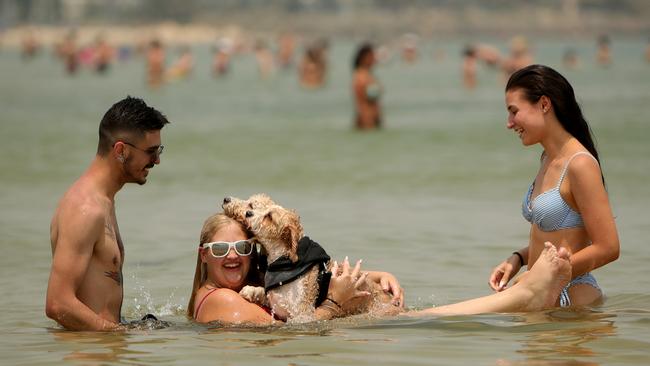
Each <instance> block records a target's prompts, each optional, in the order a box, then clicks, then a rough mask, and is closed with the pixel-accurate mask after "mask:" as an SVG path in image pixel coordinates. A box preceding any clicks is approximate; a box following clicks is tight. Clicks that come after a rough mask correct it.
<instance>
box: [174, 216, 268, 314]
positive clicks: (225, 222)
mask: <svg viewBox="0 0 650 366" xmlns="http://www.w3.org/2000/svg"><path fill="white" fill-rule="evenodd" d="M231 225H236V226H238V227H239V228H241V231H242V232H243V233H244V234H246V237H248V238H250V237H251V234H250V232H249V231H248V230H247V229H246V227H244V225H242V224H241V223H240V222H239V221H237V220H235V219H232V218H230V217H228V216H226V215H225V214H224V213H222V212H220V213H216V214H213V215H211V216H210V217H208V218H207V219H206V220H205V222H204V223H203V228H202V229H201V236H200V237H199V250H197V252H196V269H195V270H194V283H193V284H192V294H191V295H190V301H189V303H188V304H187V316H188V317H190V318H194V303H195V302H194V300H195V298H196V293H197V292H198V290H199V289H200V288H201V286H203V284H205V281H206V280H207V278H208V270H207V265H206V264H205V263H203V262H202V261H201V249H200V246H201V245H202V244H204V243H209V242H210V241H212V237H213V236H214V234H216V233H217V232H218V231H219V230H222V229H225V228H227V227H228V226H231ZM263 277H264V274H263V273H261V272H260V270H259V256H258V254H257V251H256V250H253V252H252V253H251V266H250V269H249V271H248V275H247V276H246V283H245V284H246V285H251V286H261V285H263V283H264V282H263Z"/></svg>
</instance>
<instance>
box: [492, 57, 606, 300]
mask: <svg viewBox="0 0 650 366" xmlns="http://www.w3.org/2000/svg"><path fill="white" fill-rule="evenodd" d="M506 109H507V110H508V121H507V125H506V126H507V128H508V129H510V130H513V131H514V132H515V133H516V134H517V135H518V136H519V139H520V140H521V142H522V144H523V145H524V146H531V145H536V144H540V145H541V146H542V148H543V152H542V155H541V159H540V168H539V171H538V172H537V176H536V177H535V179H534V180H533V182H532V184H531V185H530V187H529V188H528V191H527V192H526V194H525V196H524V199H523V203H522V214H523V216H524V218H525V219H526V220H527V221H529V222H530V223H531V229H530V238H529V243H528V245H527V246H525V247H524V248H522V249H519V250H518V251H516V252H514V253H513V254H512V255H511V256H510V257H508V258H507V259H506V260H505V261H504V262H502V263H501V264H499V265H498V266H497V267H496V268H495V269H494V270H493V272H492V274H491V276H490V280H489V283H490V286H491V287H492V289H494V290H495V291H502V290H503V289H505V287H506V285H507V284H508V282H509V281H510V280H511V279H512V278H513V277H514V276H515V275H516V274H517V273H518V272H519V270H520V269H521V267H523V266H524V265H526V266H528V268H529V269H530V268H532V267H533V266H534V265H535V262H536V261H537V259H538V258H539V255H540V253H541V252H542V250H543V249H544V243H546V242H550V243H552V244H553V245H555V246H556V247H558V248H560V247H564V248H566V249H567V250H568V251H569V252H570V253H572V254H571V265H572V269H573V271H572V281H571V282H570V283H569V284H568V285H567V286H566V287H565V288H564V290H563V291H562V293H561V294H560V298H559V299H558V305H560V306H570V305H576V306H580V305H589V304H593V303H595V302H597V301H599V300H600V299H601V298H602V295H603V294H602V291H601V289H600V288H599V287H598V284H597V283H596V280H595V278H594V277H593V276H592V275H591V273H590V272H591V271H593V270H594V269H596V268H599V267H602V266H604V265H605V264H607V263H609V262H612V261H614V260H616V259H617V258H618V256H619V241H618V233H617V230H616V224H615V222H614V217H613V215H612V210H611V208H610V204H609V200H608V197H607V192H606V190H605V184H604V182H605V180H604V178H603V175H602V171H601V169H600V159H599V157H598V152H597V151H596V147H595V144H594V141H593V138H592V134H591V131H590V128H589V125H588V124H587V121H586V120H585V118H584V117H583V115H582V112H581V110H580V107H579V105H578V103H577V102H576V98H575V95H574V92H573V88H572V87H571V85H570V84H569V82H568V81H567V80H566V79H565V78H564V77H563V76H562V75H560V74H559V73H558V72H557V71H555V70H553V69H551V68H550V67H547V66H543V65H531V66H528V67H525V68H523V69H520V70H519V71H517V72H515V73H514V74H513V75H512V76H511V77H510V79H509V80H508V84H507V85H506ZM524 275H526V274H525V273H524Z"/></svg>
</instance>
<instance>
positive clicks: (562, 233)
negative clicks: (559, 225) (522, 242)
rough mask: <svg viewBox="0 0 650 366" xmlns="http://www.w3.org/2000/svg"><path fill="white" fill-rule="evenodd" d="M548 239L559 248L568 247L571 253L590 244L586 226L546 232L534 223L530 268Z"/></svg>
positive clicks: (529, 254)
mask: <svg viewBox="0 0 650 366" xmlns="http://www.w3.org/2000/svg"><path fill="white" fill-rule="evenodd" d="M547 241H549V242H551V243H553V244H554V245H555V246H556V247H557V248H558V249H559V248H560V247H564V248H566V249H567V250H568V251H569V253H575V252H577V251H579V250H581V249H583V248H585V247H586V246H587V245H589V244H590V241H589V237H588V236H587V231H586V230H585V228H584V227H577V228H570V229H562V230H557V231H550V232H544V231H542V230H541V229H540V228H539V227H538V226H537V225H532V227H531V229H530V243H529V246H528V262H527V263H528V268H530V267H532V266H533V265H534V264H535V262H536V261H537V258H539V255H540V253H541V252H542V250H544V243H545V242H547Z"/></svg>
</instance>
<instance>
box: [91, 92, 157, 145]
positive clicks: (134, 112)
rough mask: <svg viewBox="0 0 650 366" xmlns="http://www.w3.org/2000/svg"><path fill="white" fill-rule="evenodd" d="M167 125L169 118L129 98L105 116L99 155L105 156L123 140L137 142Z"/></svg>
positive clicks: (137, 100)
mask: <svg viewBox="0 0 650 366" xmlns="http://www.w3.org/2000/svg"><path fill="white" fill-rule="evenodd" d="M167 123H169V121H168V120H167V117H165V116H164V115H163V114H162V113H160V112H159V111H157V110H156V109H155V108H152V107H149V106H147V104H146V103H145V102H144V101H143V100H142V99H140V98H133V97H131V96H127V97H126V98H124V99H122V100H120V101H119V102H117V103H115V104H113V106H112V107H111V108H109V110H108V111H106V114H104V117H103V118H102V121H101V122H100V124H99V143H98V144H97V155H100V156H105V155H106V154H107V153H108V152H109V151H110V150H111V147H112V146H113V144H115V141H117V140H119V139H121V138H130V139H132V140H133V141H137V140H139V139H141V138H143V137H144V134H145V132H147V131H157V130H160V129H162V128H163V126H164V125H166V124H167Z"/></svg>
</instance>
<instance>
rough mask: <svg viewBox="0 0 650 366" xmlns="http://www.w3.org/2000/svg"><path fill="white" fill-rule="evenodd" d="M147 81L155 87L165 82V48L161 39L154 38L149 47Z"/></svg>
mask: <svg viewBox="0 0 650 366" xmlns="http://www.w3.org/2000/svg"><path fill="white" fill-rule="evenodd" d="M146 57H147V83H148V84H149V86H150V87H151V88H153V89H156V88H159V87H160V86H161V85H162V83H163V76H164V72H165V49H164V48H163V45H162V43H160V41H159V40H157V39H154V40H152V41H151V42H150V43H149V47H148V48H147V54H146Z"/></svg>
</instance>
